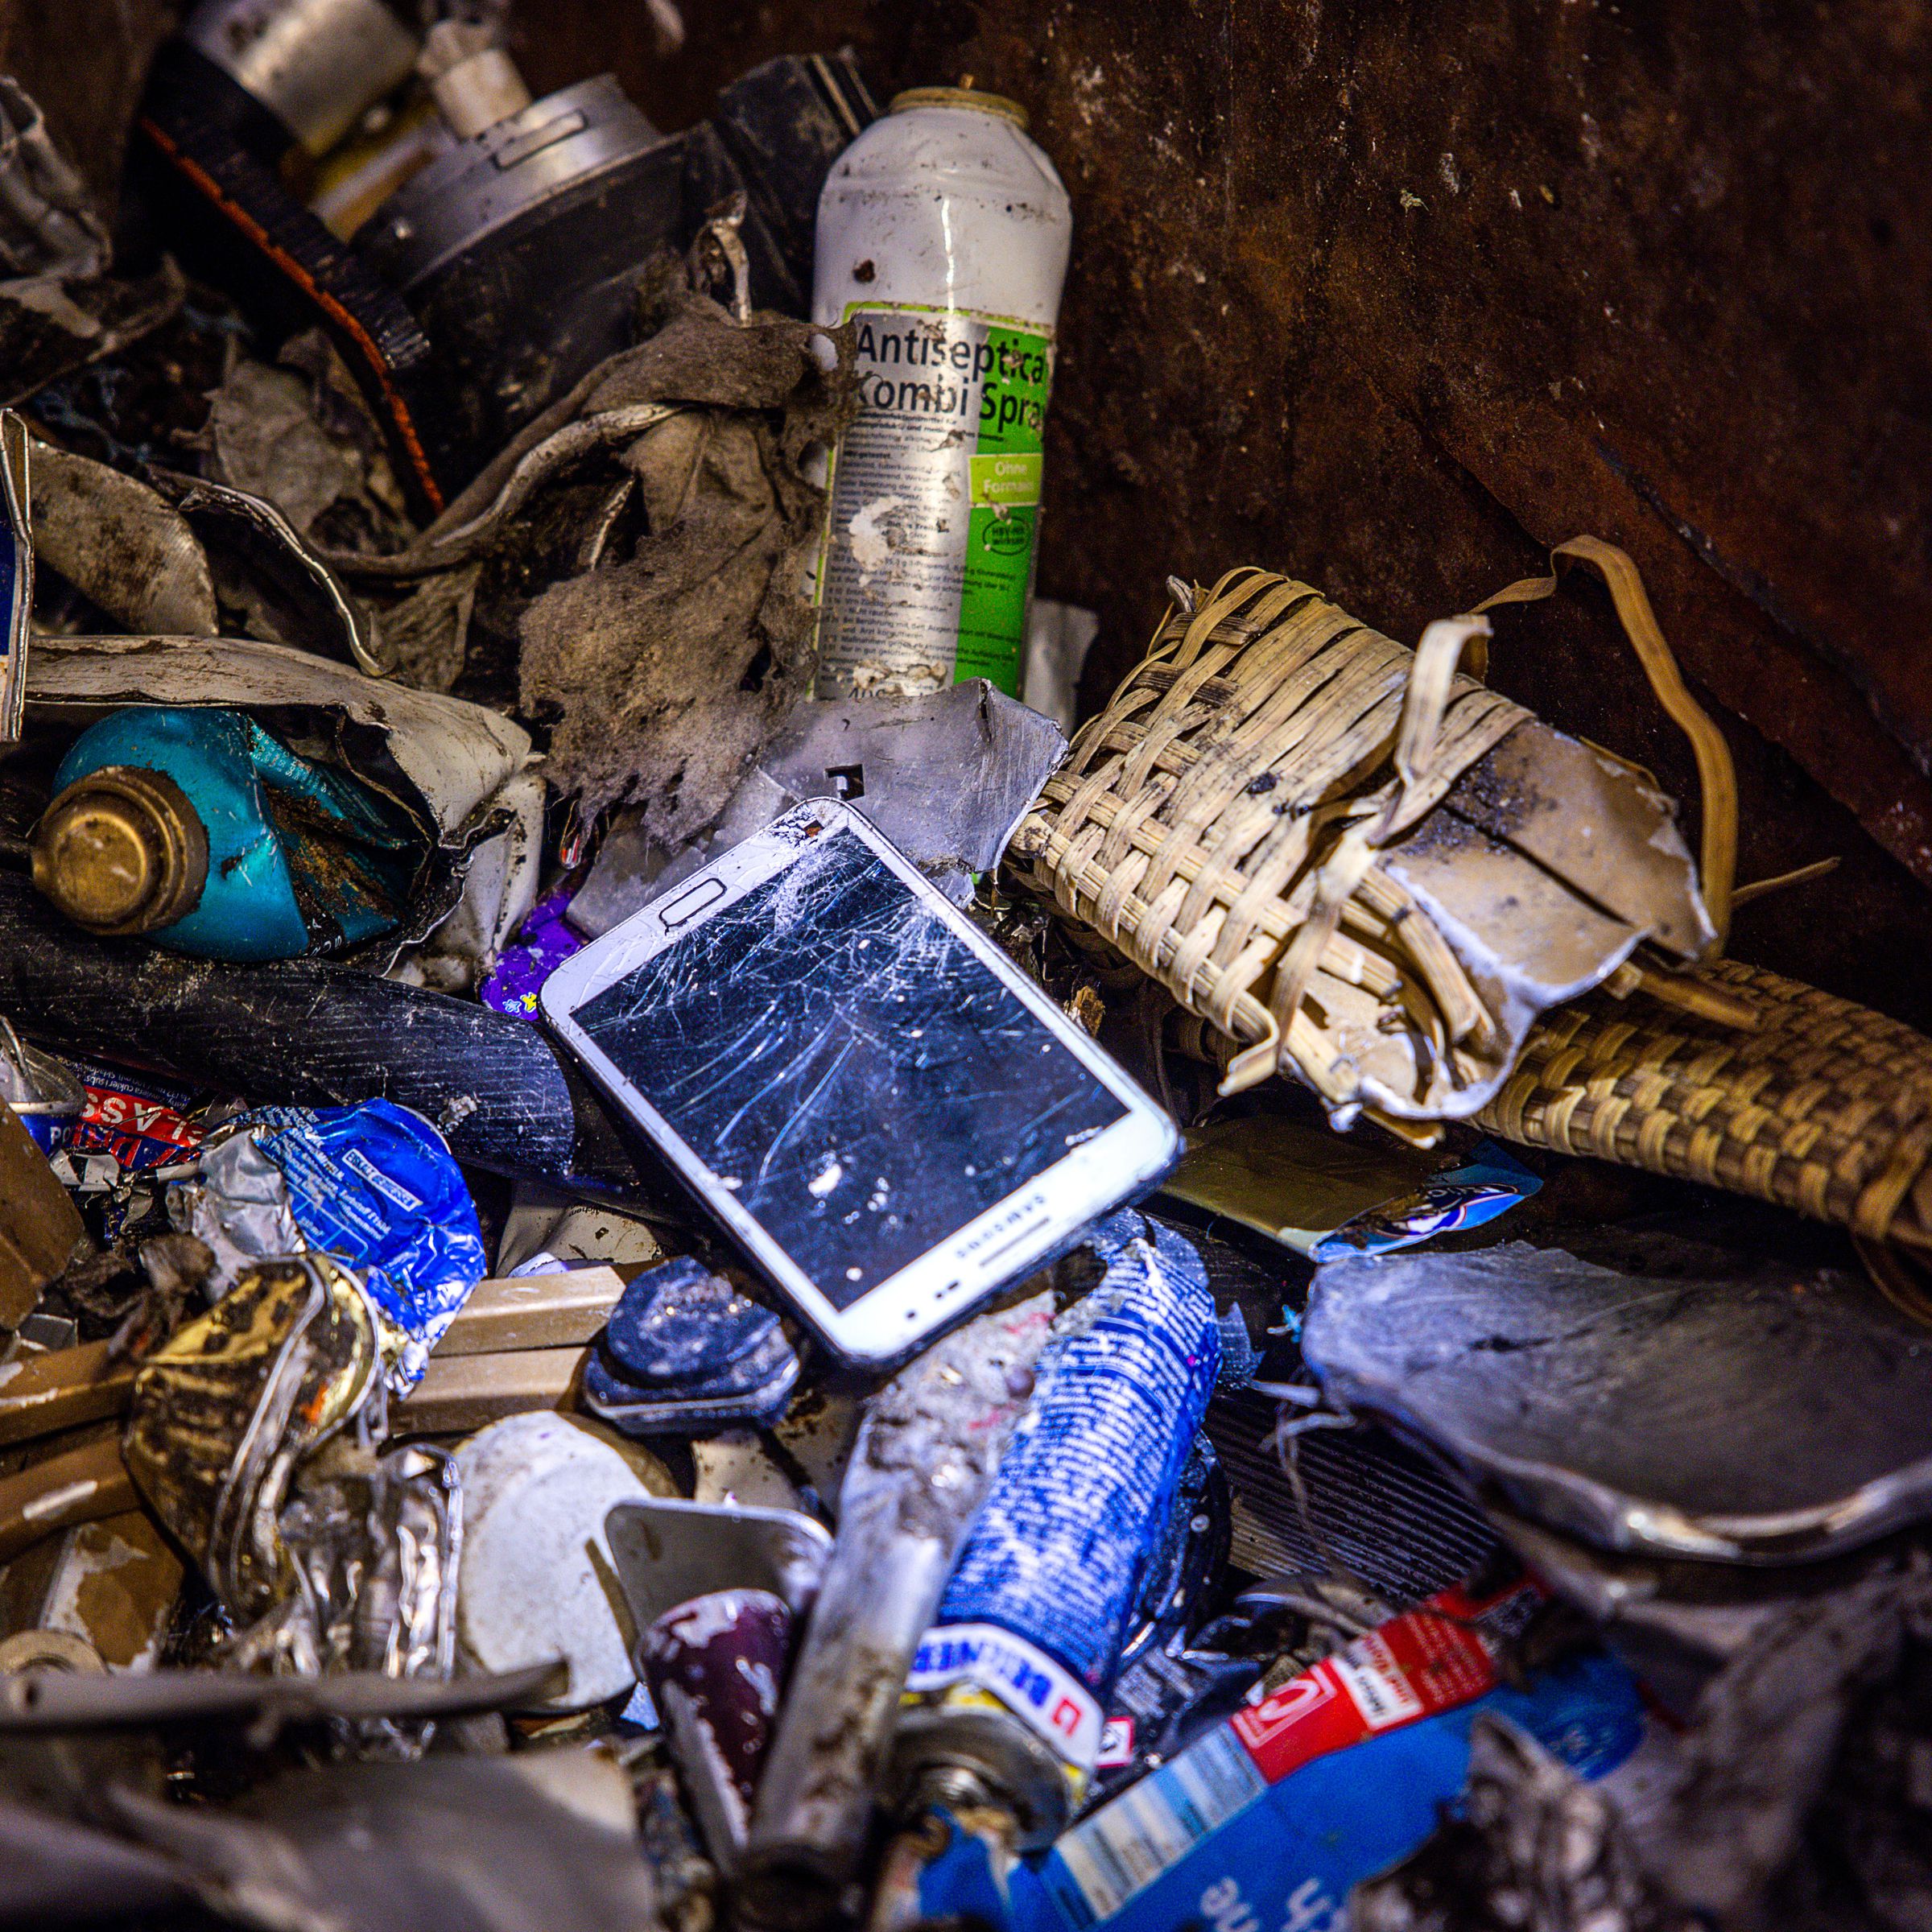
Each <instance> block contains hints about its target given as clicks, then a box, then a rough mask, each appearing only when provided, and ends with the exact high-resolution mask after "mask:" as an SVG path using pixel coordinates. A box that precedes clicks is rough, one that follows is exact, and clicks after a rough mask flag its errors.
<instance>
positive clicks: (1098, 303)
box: [524, 0, 1932, 1022]
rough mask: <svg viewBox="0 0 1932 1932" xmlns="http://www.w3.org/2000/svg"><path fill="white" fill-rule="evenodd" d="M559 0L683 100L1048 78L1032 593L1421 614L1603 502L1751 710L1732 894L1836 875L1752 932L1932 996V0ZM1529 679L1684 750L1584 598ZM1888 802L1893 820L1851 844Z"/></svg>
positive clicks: (1623, 735)
mask: <svg viewBox="0 0 1932 1932" xmlns="http://www.w3.org/2000/svg"><path fill="white" fill-rule="evenodd" d="M524 11H525V16H526V35H525V38H526V43H527V56H526V57H527V58H528V60H529V62H530V65H531V66H532V67H533V68H539V69H540V70H541V72H542V76H543V79H545V80H546V81H562V80H564V79H567V78H571V77H574V76H576V75H578V74H580V73H583V72H588V71H590V70H591V69H592V68H596V67H598V66H614V67H616V68H617V69H618V71H619V72H621V74H622V75H623V77H624V78H625V81H626V83H627V84H628V85H630V86H631V87H632V88H633V89H634V90H635V91H636V92H637V93H638V96H639V97H640V98H641V99H642V100H643V101H645V102H646V104H647V105H648V106H649V107H650V109H651V111H652V112H653V113H654V114H655V115H656V116H657V117H658V118H659V119H660V120H662V121H663V123H664V124H665V125H667V126H676V125H678V124H679V123H680V122H682V121H683V120H686V119H688V118H691V117H692V116H694V115H696V114H698V113H699V112H700V111H702V108H703V104H704V99H705V98H706V97H707V96H708V93H709V92H710V90H711V89H712V88H713V87H715V85H716V84H717V83H718V81H720V80H723V79H725V78H727V77H729V75H730V74H731V73H733V72H737V71H738V70H739V69H741V68H742V67H744V66H745V65H746V64H749V62H751V61H753V60H758V59H760V58H762V57H763V56H766V55H768V54H770V53H773V52H782V51H791V50H797V49H801V48H804V47H811V46H815V45H824V44H828V43H836V41H838V40H840V39H848V40H850V41H851V42H852V43H854V44H855V45H856V46H857V47H858V49H859V50H860V52H861V56H863V57H864V59H865V60H866V62H867V63H868V65H869V71H870V72H872V73H873V76H874V77H875V80H876V82H877V85H879V87H880V88H881V89H890V88H892V87H894V86H897V85H904V84H906V83H908V82H910V81H915V80H919V81H926V80H935V79H943V80H953V79H956V78H957V77H958V76H960V75H962V74H964V73H971V74H972V75H973V76H974V77H975V79H976V81H977V82H978V84H979V85H982V86H986V87H990V88H994V89H998V90H1000V91H1002V92H1005V93H1012V94H1013V95H1016V96H1018V97H1019V98H1020V99H1022V101H1025V102H1026V104H1027V105H1028V106H1029V107H1030V109H1032V111H1033V114H1034V131H1035V132H1036V134H1038V137H1039V138H1040V139H1041V140H1042V142H1044V143H1045V145H1046V146H1047V148H1048V149H1049V150H1050V151H1051V152H1052V154H1053V155H1054V156H1055V159H1056V160H1057V161H1058V162H1059V166H1060V167H1061V170H1062V171H1063V173H1064V175H1066V177H1067V185H1068V187H1069V188H1070V189H1071V191H1072V195H1073V200H1074V208H1075V219H1076V221H1077V222H1078V225H1079V226H1078V231H1077V237H1076V242H1075V265H1074V271H1073V277H1072V280H1071V285H1070V288H1069V292H1068V296H1067V306H1066V309H1065V312H1064V317H1063V345H1064V347H1063V359H1062V362H1061V366H1060V373H1059V386H1058V390H1057V393H1056V396H1055V404H1054V415H1053V423H1052V429H1051V442H1050V451H1049V481H1048V486H1047V488H1048V514H1049V516H1050V518H1051V523H1050V525H1049V530H1048V534H1047V538H1046V539H1045V541H1044V543H1043V547H1042V576H1041V585H1042V590H1043V591H1044V592H1047V593H1048V594H1051V595H1054V596H1058V597H1070V598H1072V599H1075V600H1076V601H1081V602H1084V603H1088V604H1091V605H1095V606H1096V607H1097V608H1098V609H1100V612H1101V613H1102V615H1103V617H1104V630H1103V642H1102V646H1101V656H1100V662H1099V663H1096V668H1095V675H1094V679H1093V688H1092V690H1091V691H1090V693H1089V696H1090V699H1091V698H1092V697H1096V696H1098V695H1099V693H1100V687H1103V686H1104V685H1105V684H1106V683H1108V682H1110V681H1111V680H1112V679H1113V678H1114V677H1116V676H1117V675H1118V674H1119V673H1120V672H1121V671H1122V670H1123V669H1124V668H1125V667H1126V665H1128V664H1129V663H1131V662H1132V660H1133V658H1134V656H1135V655H1136V654H1137V651H1138V650H1139V649H1140V647H1141V644H1142V643H1143V642H1145V639H1146V635H1147V634H1148V633H1149V631H1150V630H1151V628H1152V626H1153V624H1154V620H1155V617H1157V615H1158V611H1159V608H1160V603H1161V595H1162V593H1161V588H1160V587H1161V582H1162V578H1163V577H1164V576H1166V573H1167V572H1170V571H1175V572H1182V573H1183V574H1192V575H1195V576H1203V577H1209V578H1212V576H1215V575H1216V574H1217V573H1218V572H1220V571H1221V570H1223V569H1224V568H1228V566H1230V565H1232V564H1237V563H1245V562H1258V563H1262V564H1268V565H1269V566H1271V567H1274V568H1280V569H1286V570H1290V571H1293V572H1295V573H1297V574H1298V575H1300V576H1305V577H1307V578H1309V579H1311V580H1312V581H1314V582H1315V583H1316V584H1319V585H1320V586H1321V587H1322V588H1323V589H1324V590H1325V591H1326V592H1328V594H1329V595H1331V597H1335V598H1336V599H1338V600H1339V601H1341V602H1343V603H1344V604H1345V605H1348V606H1349V607H1350V608H1351V609H1354V610H1356V612H1357V613H1360V615H1361V616H1362V617H1365V618H1367V619H1369V620H1370V621H1373V622H1374V623H1376V624H1377V625H1380V626H1381V627H1382V628H1383V629H1385V630H1389V632H1391V633H1392V634H1393V635H1395V636H1397V637H1398V638H1406V639H1410V640H1413V639H1414V637H1415V636H1416V634H1417V633H1418V630H1419V629H1420V627H1421V625H1422V624H1423V623H1425V622H1426V621H1427V620H1428V619H1429V618H1430V617H1433V616H1437V615H1440V614H1443V613H1447V612H1450V611H1454V610H1456V609H1461V608H1463V607H1464V606H1465V605H1468V604H1469V603H1471V602H1472V601H1475V600H1476V598H1477V597H1480V596H1482V595H1484V594H1485V593H1486V592H1488V591H1490V590H1492V589H1493V588H1496V587H1497V586H1498V585H1500V584H1503V583H1505V582H1506V581H1508V580H1509V579H1511V578H1513V577H1515V576H1521V575H1523V574H1525V573H1526V572H1530V571H1531V570H1533V569H1535V568H1538V559H1539V555H1540V547H1541V546H1542V545H1543V544H1546V543H1549V542H1551V541H1553V540H1555V539H1560V538H1562V537H1563V536H1566V535H1570V534H1571V533H1572V532H1574V531H1577V530H1595V531H1597V532H1599V533H1600V534H1602V535H1605V536H1608V537H1611V538H1612V539H1615V540H1616V541H1617V542H1619V543H1623V544H1624V545H1625V546H1626V547H1628V548H1629V550H1630V551H1632V552H1633V554H1634V555H1636V556H1637V559H1638V560H1639V562H1640V563H1641V565H1642V567H1643V569H1644V571H1645V576H1646V577H1647V579H1648V580H1649V584H1650V586H1651V589H1652V594H1653V598H1654V600H1655V602H1656V604H1657V609H1658V611H1659V613H1660V615H1661V617H1662V621H1663V622H1664V625H1665V628H1666V632H1667V634H1669V635H1670V638H1671V639H1672V641H1673V642H1674V645H1675V646H1676V647H1677V649H1678V652H1679V654H1680V655H1681V657H1682V660H1683V663H1684V664H1685V666H1686V670H1687V671H1689V672H1690V673H1691V675H1693V677H1694V678H1695V679H1696V680H1697V681H1698V682H1699V684H1700V685H1701V687H1702V688H1703V691H1705V692H1706V693H1707V694H1708V696H1709V697H1710V698H1711V700H1712V701H1713V702H1714V704H1715V705H1717V706H1718V707H1719V708H1721V710H1722V712H1723V713H1724V721H1725V723H1726V725H1727V728H1728V731H1729V733H1730V736H1731V738H1732V743H1733V745H1734V747H1735V749H1736V753H1737V756H1738V762H1739V766H1740V778H1741V781H1742V784H1743V788H1744V820H1745V822H1744V829H1743V840H1742V844H1743V861H1742V866H1741V872H1740V876H1742V877H1753V876H1761V875H1763V874H1766V873H1773V872H1777V871H1780V870H1782V869H1785V868H1787V867H1789V866H1790V865H1795V864H1798V863H1800V862H1802V861H1806V860H1809V859H1810V858H1814V857H1820V856H1823V854H1825V853H1827V852H1838V853H1841V854H1843V855H1844V857H1845V861H1846V863H1845V865H1843V868H1842V869H1841V870H1840V872H1839V873H1838V874H1837V875H1836V877H1835V878H1834V879H1833V880H1831V881H1828V882H1827V883H1825V884H1823V885H1818V886H1810V887H1806V888H1803V889H1802V890H1800V891H1798V892H1797V893H1795V894H1793V895H1791V896H1790V898H1787V899H1785V900H1784V901H1783V902H1778V901H1776V900H1773V901H1769V902H1765V903H1764V904H1762V905H1761V906H1758V907H1755V908H1752V909H1749V910H1747V911H1746V912H1745V913H1744V914H1740V920H1739V926H1738V932H1737V940H1736V943H1737V946H1738V947H1739V949H1740V950H1742V951H1745V952H1750V953H1752V955H1753V956H1758V957H1761V958H1764V959H1765V960H1773V961H1775V962H1776V963H1777V964H1780V965H1781V966H1783V967H1785V968H1786V969H1788V970H1790V971H1793V972H1799V973H1802V974H1804V975H1806V976H1810V977H1812V978H1814V979H1818V980H1823V981H1825V982H1827V983H1828V984H1830V985H1834V986H1835V987H1838V988H1840V989H1843V990H1845V991H1847V992H1849V993H1856V994H1859V995H1860V996H1862V997H1869V998H1874V999H1879V1000H1881V1001H1883V1003H1885V1004H1886V1005H1889V1006H1891V1007H1892V1008H1893V1009H1895V1010H1898V1011H1901V1012H1909V1013H1911V1014H1912V1015H1913V1017H1914V1018H1918V1020H1920V1021H1921V1022H1932V985H1928V984H1927V976H1926V975H1925V974H1924V973H1923V972H1922V970H1921V969H1920V964H1919V963H1920V961H1921V960H1923V959H1924V958H1925V956H1926V946H1927V942H1928V940H1929V939H1932V916H1929V913H1928V902H1927V901H1926V898H1925V896H1924V894H1923V892H1922V890H1920V886H1921V884H1922V882H1928V881H1932V783H1929V782H1928V781H1927V778H1926V770H1927V768H1928V763H1929V762H1932V663H1928V658H1927V653H1926V643H1925V642H1924V640H1925V639H1926V636H1927V634H1928V632H1929V630H1932V581H1929V580H1928V573H1927V568H1926V565H1927V543H1928V529H1929V523H1928V494H1929V492H1932V300H1928V295H1929V294H1932V290H1929V288H1928V283H1929V281H1932V221H1928V218H1927V216H1926V194H1925V191H1924V185H1923V184H1924V169H1923V166H1922V160H1923V157H1924V155H1925V154H1926V152H1927V150H1928V129H1927V126H1926V121H1927V108H1926V103H1927V101H1928V100H1929V99H1932V14H1927V12H1926V10H1923V9H1920V8H1915V7H1909V6H1899V5H1896V4H1885V3H1884V0H1845V3H1844V4H1841V5H1837V6H1831V7H1822V6H1810V5H1806V6H1799V5H1796V4H1791V3H1789V0H1738V3H1737V4H1734V5H1732V6H1723V7H1696V6H1674V5H1672V4H1670V0H1620V3H1618V4H1610V3H1608V0H1597V3H1592V0H1437V4H1435V5H1433V6H1429V7H1426V8H1411V7H1397V6H1385V5H1383V6H1377V5H1373V4H1369V5H1354V6H1347V5H1335V4H1329V3H1327V0H980V3H978V4H973V3H971V0H818V3H814V0H704V4H703V5H701V6H700V5H699V4H696V0H693V3H692V4H691V6H689V8H688V13H689V17H690V19H691V27H692V38H691V45H690V47H688V48H687V51H686V52H684V53H683V54H681V55H679V56H676V57H675V58H674V59H672V60H669V61H660V60H657V59H656V58H655V57H654V56H653V54H652V53H651V52H650V45H649V38H648V34H647V32H646V29H645V27H644V24H643V22H642V10H641V9H639V10H637V13H636V16H635V17H633V16H632V14H631V12H630V10H627V9H622V8H617V7H612V6H606V5H594V4H584V5H580V6H572V5H570V4H567V0H526V6H525V10H524ZM1499 630H1500V632H1501V637H1500V638H1499V643H1498V647H1497V650H1496V674H1495V675H1496V679H1497V682H1498V683H1501V685H1502V686H1504V687H1505V688H1507V689H1509V691H1512V692H1513V694H1514V695H1516V696H1519V697H1521V698H1522V699H1523V700H1525V701H1526V702H1528V703H1530V704H1534V705H1535V706H1537V707H1538V708H1539V709H1540V710H1542V711H1543V712H1546V714H1547V715H1548V716H1550V717H1551V718H1553V719H1554V720H1556V721H1558V722H1559V723H1561V724H1563V725H1567V726H1570V727H1571V728H1572V729H1577V730H1580V731H1582V732H1584V733H1587V735H1589V736H1591V737H1596V738H1598V739H1600V740H1601V741H1603V742H1604V743H1606V744H1608V745H1612V746H1614V747H1616V749H1620V750H1622V751H1624V752H1626V753H1629V754H1631V755H1633V756H1635V757H1637V758H1641V759H1643V760H1645V762H1648V763H1649V764H1651V765H1652V766H1653V768H1654V769H1655V770H1657V772H1658V774H1659V775H1660V776H1661V777H1662V778H1664V779H1665V780H1666V782H1668V783H1670V785H1671V786H1672V787H1673V788H1674V789H1675V790H1677V791H1678V792H1679V793H1680V795H1684V796H1686V797H1688V796H1689V795H1690V794H1691V788H1692V775H1691V769H1690V765H1689V761H1688V759H1687V758H1686V757H1685V756H1684V755H1683V753H1682V749H1681V747H1680V746H1679V745H1678V744H1677V743H1676V742H1675V741H1674V738H1673V737H1672V734H1671V733H1670V730H1669V729H1668V727H1666V726H1665V725H1662V723H1661V721H1660V720H1658V718H1657V714H1656V712H1655V709H1654V707H1653V705H1652V704H1651V703H1650V701H1649V697H1648V694H1647V692H1646V691H1645V687H1644V685H1643V683H1642V680H1641V677H1640V676H1639V675H1637V673H1636V671H1634V669H1633V667H1631V666H1630V665H1629V663H1628V662H1627V661H1626V659H1625V658H1624V657H1623V656H1622V655H1621V654H1620V645H1619V644H1618V642H1616V636H1615V632H1614V626H1613V625H1612V623H1611V621H1610V619H1609V617H1608V610H1607V607H1605V606H1604V605H1602V603H1601V602H1600V601H1598V600H1596V599H1593V598H1590V597H1580V598H1578V599H1575V600H1572V601H1568V603H1567V607H1566V608H1563V609H1554V608H1553V607H1552V606H1550V605H1543V606H1540V607H1538V608H1537V609H1534V610H1533V611H1523V612H1517V613H1505V615H1504V616H1503V617H1501V619H1500V620H1499ZM1861 824H1862V826H1863V828H1864V835H1868V836H1861V833H1860V829H1859V828H1860V825H1861Z"/></svg>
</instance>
